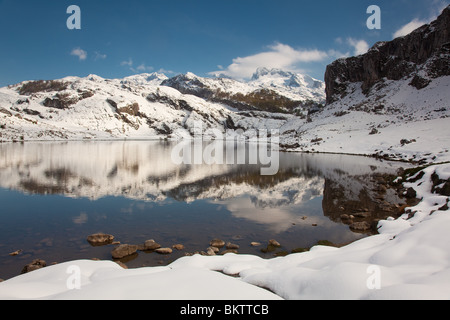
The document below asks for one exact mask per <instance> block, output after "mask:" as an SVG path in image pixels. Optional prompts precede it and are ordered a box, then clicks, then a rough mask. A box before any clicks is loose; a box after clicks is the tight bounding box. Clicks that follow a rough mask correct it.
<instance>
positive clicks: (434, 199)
mask: <svg viewBox="0 0 450 320" xmlns="http://www.w3.org/2000/svg"><path fill="white" fill-rule="evenodd" d="M424 172H425V174H424V176H423V177H422V178H421V179H420V180H418V181H416V182H414V183H409V184H408V186H411V187H413V188H414V189H415V190H416V191H417V193H418V195H419V196H421V197H423V199H422V201H421V202H420V203H419V204H418V205H417V206H415V207H411V208H410V210H411V211H412V212H416V214H415V215H414V216H413V218H409V217H408V215H407V214H405V215H403V216H401V217H400V218H398V219H396V220H395V219H392V218H390V219H387V220H384V221H380V223H379V227H380V229H379V234H378V235H375V236H371V237H367V238H364V239H361V240H359V241H356V242H354V243H351V244H349V245H347V246H344V247H341V248H334V247H326V246H315V247H313V248H312V249H311V250H310V251H309V252H305V253H297V254H291V255H288V256H285V257H278V258H274V259H263V258H260V257H256V256H252V255H237V254H226V255H224V256H213V257H206V256H200V255H195V256H191V257H183V258H180V259H178V260H177V261H175V262H173V263H172V264H170V265H168V266H166V267H145V268H138V269H122V268H121V267H120V266H119V265H117V264H116V263H114V262H111V261H88V260H78V261H70V262H66V263H61V264H57V265H54V266H49V267H46V268H43V269H39V270H36V271H33V272H31V273H28V274H25V275H21V276H18V277H15V278H12V279H10V280H7V281H5V282H3V283H0V299H94V300H101V299H153V300H272V299H288V300H297V299H321V300H323V299H346V300H359V299H383V300H385V299H388V300H389V299H394V300H397V299H398V300H403V299H415V300H416V299H417V300H422V299H443V300H448V299H450V251H449V250H448V244H449V243H450V235H449V232H448V230H449V229H450V210H449V209H447V210H445V211H443V210H439V208H442V206H443V204H445V203H448V202H449V199H448V197H446V196H440V195H436V194H432V193H431V191H430V188H431V183H430V181H431V175H432V174H433V173H434V172H435V173H436V174H438V175H440V178H442V179H447V178H448V177H449V176H450V164H443V165H435V166H430V167H428V168H426V169H425V170H424ZM73 270H78V271H79V274H80V277H79V279H78V278H74V276H75V275H77V274H78V273H76V272H74V271H73ZM74 279H78V280H79V282H76V280H74ZM77 284H79V287H78V286H77ZM267 289H268V290H267Z"/></svg>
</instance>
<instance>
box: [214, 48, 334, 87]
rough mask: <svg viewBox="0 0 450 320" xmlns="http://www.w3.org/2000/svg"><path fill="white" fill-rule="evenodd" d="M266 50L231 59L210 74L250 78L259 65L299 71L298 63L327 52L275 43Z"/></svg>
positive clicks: (319, 58) (321, 56)
mask: <svg viewBox="0 0 450 320" xmlns="http://www.w3.org/2000/svg"><path fill="white" fill-rule="evenodd" d="M268 49H269V50H268V51H265V52H261V53H257V54H254V55H251V56H247V57H238V58H235V59H233V63H232V64H230V65H229V66H228V67H227V68H224V69H221V68H220V67H219V69H220V70H219V71H214V72H210V73H209V74H210V75H215V76H217V75H219V74H222V75H226V76H229V77H232V78H236V79H245V78H250V77H251V76H252V75H253V73H254V72H255V71H256V69H258V68H260V67H266V68H279V69H283V70H291V71H300V70H299V67H298V64H299V63H302V62H303V63H305V62H317V61H323V60H325V59H326V58H328V57H329V54H328V53H327V52H324V51H320V50H296V49H294V48H292V47H290V46H289V45H285V44H282V43H276V44H274V45H271V46H269V47H268Z"/></svg>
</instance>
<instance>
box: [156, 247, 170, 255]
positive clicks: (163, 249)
mask: <svg viewBox="0 0 450 320" xmlns="http://www.w3.org/2000/svg"><path fill="white" fill-rule="evenodd" d="M155 252H157V253H159V254H171V253H172V249H171V248H158V249H156V250H155Z"/></svg>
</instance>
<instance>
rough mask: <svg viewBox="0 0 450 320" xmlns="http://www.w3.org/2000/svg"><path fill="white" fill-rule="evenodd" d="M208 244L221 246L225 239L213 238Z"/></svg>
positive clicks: (223, 244)
mask: <svg viewBox="0 0 450 320" xmlns="http://www.w3.org/2000/svg"><path fill="white" fill-rule="evenodd" d="M209 245H210V246H211V247H216V248H222V247H223V246H225V241H223V240H220V239H214V240H212V241H211V242H210V243H209Z"/></svg>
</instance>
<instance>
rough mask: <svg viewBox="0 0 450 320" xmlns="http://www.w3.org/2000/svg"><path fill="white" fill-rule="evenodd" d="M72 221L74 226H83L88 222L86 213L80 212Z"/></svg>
mask: <svg viewBox="0 0 450 320" xmlns="http://www.w3.org/2000/svg"><path fill="white" fill-rule="evenodd" d="M72 221H73V223H75V224H85V223H86V222H87V221H88V215H87V214H86V212H80V215H79V216H78V217H74V218H73V219H72Z"/></svg>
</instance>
